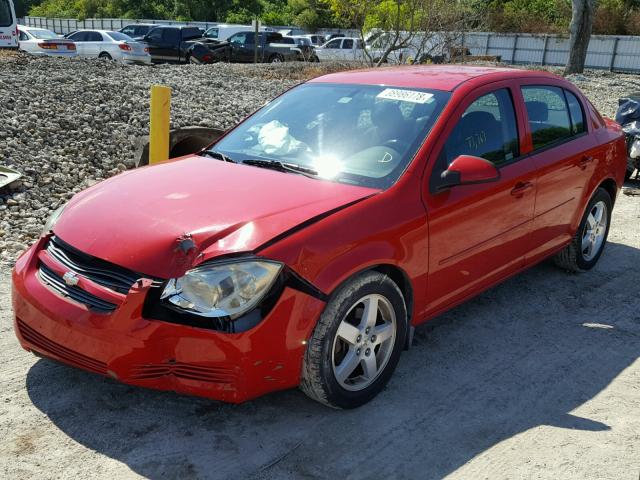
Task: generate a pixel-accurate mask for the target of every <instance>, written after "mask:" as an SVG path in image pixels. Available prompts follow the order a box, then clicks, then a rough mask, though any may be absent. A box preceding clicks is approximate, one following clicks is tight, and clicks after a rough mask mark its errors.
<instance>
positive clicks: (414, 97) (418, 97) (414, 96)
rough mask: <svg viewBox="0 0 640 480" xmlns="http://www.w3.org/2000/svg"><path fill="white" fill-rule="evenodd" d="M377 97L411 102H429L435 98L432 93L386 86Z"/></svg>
mask: <svg viewBox="0 0 640 480" xmlns="http://www.w3.org/2000/svg"><path fill="white" fill-rule="evenodd" d="M377 98H383V99H385V100H400V101H403V102H411V103H429V102H430V101H431V100H432V99H433V94H432V93H427V92H419V91H416V90H401V89H399V88H386V89H384V90H383V91H381V92H380V93H379V94H378V95H377Z"/></svg>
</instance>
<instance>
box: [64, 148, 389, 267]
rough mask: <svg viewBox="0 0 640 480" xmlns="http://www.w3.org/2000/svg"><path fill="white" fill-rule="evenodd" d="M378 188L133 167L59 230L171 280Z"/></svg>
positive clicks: (207, 162)
mask: <svg viewBox="0 0 640 480" xmlns="http://www.w3.org/2000/svg"><path fill="white" fill-rule="evenodd" d="M376 192H377V190H375V189H369V188H364V187H356V186H350V185H344V184H339V183H332V182H329V181H322V180H316V179H312V178H308V177H304V176H302V175H296V174H292V173H281V172H277V171H273V170H266V169H262V168H257V167H251V166H247V165H236V164H231V163H225V162H222V161H219V160H214V159H210V158H205V157H199V156H193V157H189V158H186V159H183V160H179V161H173V162H168V163H163V164H160V165H155V166H151V167H145V168H141V169H138V170H131V171H129V172H126V173H123V174H121V175H118V176H116V177H113V178H111V179H109V180H106V181H104V182H101V183H99V184H97V185H95V186H93V187H91V188H89V189H87V190H85V191H83V192H81V193H79V194H77V195H76V196H75V197H74V198H73V199H72V200H71V201H70V202H69V204H68V205H67V207H66V208H65V210H64V213H63V214H62V216H61V217H60V219H59V220H58V223H57V224H56V225H55V228H54V233H55V234H56V235H57V236H59V237H60V238H61V239H62V240H64V241H65V242H67V243H68V244H70V245H71V246H73V247H75V248H77V249H78V250H80V251H82V252H85V253H87V254H89V255H92V256H95V257H98V258H101V259H103V260H107V261H109V262H112V263H115V264H117V265H120V266H122V267H126V268H129V269H131V270H134V271H137V272H140V273H144V274H146V275H150V276H154V277H159V278H171V277H175V276H179V275H182V274H183V273H184V272H185V271H186V270H187V269H189V268H190V267H191V266H193V265H194V264H197V263H200V262H202V261H204V260H207V259H209V258H213V257H216V256H219V255H224V254H228V253H234V252H250V251H252V250H255V249H256V248H257V247H259V246H260V245H262V244H264V243H265V242H267V241H269V240H271V239H273V238H274V237H276V236H277V235H280V234H282V233H284V232H286V231H287V230H289V229H292V228H294V227H296V226H298V225H300V224H301V223H303V222H306V221H308V220H310V219H312V218H314V217H317V216H319V215H322V214H325V213H326V212H329V211H331V210H334V209H337V208H340V207H342V206H344V205H347V204H349V203H352V202H354V201H357V200H360V199H363V198H365V197H367V196H369V195H372V194H374V193H376Z"/></svg>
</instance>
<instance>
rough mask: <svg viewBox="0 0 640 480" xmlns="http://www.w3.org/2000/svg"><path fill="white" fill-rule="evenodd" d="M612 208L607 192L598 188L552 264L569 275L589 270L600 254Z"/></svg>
mask: <svg viewBox="0 0 640 480" xmlns="http://www.w3.org/2000/svg"><path fill="white" fill-rule="evenodd" d="M612 209H613V203H612V200H611V197H610V196H609V192H607V191H606V190H605V189H604V188H599V189H598V190H597V191H596V193H595V194H594V195H593V197H592V198H591V201H589V205H588V206H587V210H586V211H585V213H584V216H583V217H582V221H581V222H580V226H579V227H578V231H577V232H576V234H575V237H574V238H573V241H572V242H571V243H570V244H569V245H567V247H565V249H564V250H562V251H561V252H560V253H558V254H557V255H556V256H555V257H554V261H555V263H556V264H557V265H558V266H560V267H561V268H564V269H565V270H569V271H571V272H585V271H587V270H591V269H592V268H593V267H594V266H595V264H596V263H598V260H599V259H600V256H601V255H602V252H603V251H604V246H605V244H606V242H607V236H608V235H609V226H610V225H611V211H612Z"/></svg>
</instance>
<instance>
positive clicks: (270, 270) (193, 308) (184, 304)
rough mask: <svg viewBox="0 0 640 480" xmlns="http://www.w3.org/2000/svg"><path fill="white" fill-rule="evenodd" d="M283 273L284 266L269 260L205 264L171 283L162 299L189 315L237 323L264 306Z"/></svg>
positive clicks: (163, 293) (168, 284) (165, 289)
mask: <svg viewBox="0 0 640 480" xmlns="http://www.w3.org/2000/svg"><path fill="white" fill-rule="evenodd" d="M281 270H282V264H281V263H277V262H272V261H268V260H235V261H229V262H224V263H211V264H209V265H202V266H200V267H198V268H194V269H193V270H189V271H188V272H187V273H185V275H184V276H182V277H180V278H174V279H171V280H169V282H168V283H167V285H166V287H165V288H164V291H163V292H162V295H161V296H160V299H161V300H164V301H166V302H169V303H170V304H172V305H173V306H175V307H177V308H179V309H181V310H184V311H186V312H189V313H193V314H196V315H201V316H203V317H228V318H229V319H231V320H233V319H235V318H238V317H240V316H242V315H244V314H245V313H247V312H249V311H250V310H252V309H253V308H255V307H256V306H257V305H258V303H260V301H261V300H262V299H263V298H264V296H265V295H266V294H267V293H268V292H269V290H270V289H271V286H272V285H273V283H274V282H275V280H276V278H277V277H278V274H279V273H280V271H281Z"/></svg>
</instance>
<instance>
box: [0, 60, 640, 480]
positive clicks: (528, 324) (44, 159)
mask: <svg viewBox="0 0 640 480" xmlns="http://www.w3.org/2000/svg"><path fill="white" fill-rule="evenodd" d="M322 68H324V67H322ZM318 72H319V71H318ZM318 72H311V73H310V72H308V71H306V72H304V71H301V69H300V68H299V67H296V66H291V65H283V66H279V67H270V66H260V67H257V68H256V67H252V66H232V65H214V66H207V67H201V66H181V67H180V66H175V67H174V66H162V67H155V68H146V67H122V66H118V65H115V64H111V63H104V62H91V61H84V60H74V61H68V60H57V59H30V58H22V57H20V58H18V59H15V58H10V57H6V56H0V98H2V102H0V119H1V120H0V161H3V160H2V159H4V162H6V164H7V165H8V166H13V167H15V168H17V169H19V170H21V171H22V172H23V173H24V174H25V177H24V181H23V182H22V184H21V185H19V186H18V187H17V188H16V189H15V190H13V191H5V192H0V262H4V267H3V268H2V269H1V270H0V365H2V368H0V477H2V478H25V479H26V478H36V477H37V478H63V477H64V478H67V477H76V478H137V477H139V476H142V477H150V478H203V477H204V478H256V479H268V478H269V479H270V478H278V479H279V478H307V477H308V478H340V477H345V478H381V477H392V478H441V477H444V476H447V475H450V476H451V478H491V479H494V478H505V479H506V478H545V479H546V478H548V479H554V480H555V479H557V478H563V479H573V478H575V479H585V478H592V479H616V480H617V479H626V478H628V479H634V480H636V479H637V478H638V472H639V471H640V434H639V433H638V432H640V387H639V385H640V360H638V357H639V355H640V298H639V297H638V295H637V291H638V288H637V286H638V283H639V282H640V275H639V274H638V269H637V268H636V267H637V265H639V264H640V226H639V221H640V203H639V202H640V197H631V196H625V195H621V196H620V199H619V201H618V204H617V205H616V210H615V212H614V223H613V226H612V230H611V235H610V244H609V245H608V247H607V248H608V250H607V252H606V253H605V255H604V256H603V258H602V260H601V262H600V263H599V265H598V266H597V267H596V269H595V270H593V271H592V272H590V273H588V274H584V275H567V274H565V273H563V272H561V271H558V270H557V269H555V268H553V267H551V266H550V265H546V264H543V265H540V266H538V267H535V268H534V269H532V270H530V271H528V272H526V273H525V274H523V275H520V276H518V277H516V278H513V279H511V280H509V281H508V282H506V283H504V284H503V285H501V286H499V287H496V288H494V289H492V290H490V291H489V292H487V293H485V294H483V295H481V296H480V297H478V298H477V299H475V300H473V301H471V302H468V303H467V304H465V305H463V306H461V307H458V308H457V309H455V310H453V311H451V312H449V313H447V314H445V315H443V316H442V317H441V318H439V319H438V320H435V321H434V322H431V323H430V324H429V325H426V326H423V327H420V328H419V329H418V331H417V332H416V345H415V347H414V348H413V349H412V350H411V351H409V352H406V353H405V354H404V355H403V357H402V359H401V362H400V366H399V368H398V370H397V372H396V374H395V375H394V378H393V380H392V381H391V383H390V385H389V386H388V388H387V389H386V390H385V391H384V392H383V393H382V394H381V395H380V396H379V397H378V398H377V399H376V400H375V401H374V402H372V403H371V404H370V405H368V406H366V407H364V408H361V409H358V410H356V411H349V412H337V411H333V410H328V409H326V408H324V407H322V406H320V405H318V404H315V403H313V402H311V401H310V400H308V399H307V398H306V397H304V395H302V394H301V393H300V392H298V391H289V392H282V393H277V394H273V395H269V396H267V397H264V398H262V399H258V400H256V401H253V402H250V403H247V404H244V405H241V406H231V405H224V404H220V403H216V402H211V401H208V400H204V399H198V398H191V397H185V396H178V395H174V394H171V393H163V392H155V391H148V390H143V389H139V388H132V387H128V386H125V385H119V384H116V383H114V382H112V381H110V380H108V379H104V378H101V377H97V376H94V375H91V374H88V373H84V372H82V371H77V370H75V369H71V368H68V367H66V366H62V365H57V364H54V363H51V362H49V361H45V360H37V359H36V358H35V357H33V356H32V355H30V354H28V353H26V352H24V351H22V350H21V349H20V348H19V346H18V345H17V342H16V340H15V338H14V335H13V329H12V325H11V321H12V313H11V310H10V301H9V278H8V268H7V267H8V266H9V265H10V264H11V263H12V261H13V259H14V258H15V256H16V254H17V253H18V251H20V250H22V249H23V248H24V247H25V246H26V245H27V244H28V243H30V242H31V241H32V240H33V239H34V238H35V237H37V235H38V234H39V232H40V229H41V225H42V224H43V223H44V220H45V219H46V217H47V215H48V212H50V211H51V210H52V209H53V208H55V207H56V206H57V205H58V204H60V203H61V202H63V201H65V200H66V199H67V198H68V197H69V196H70V195H71V194H72V193H74V192H77V191H79V190H80V189H83V188H85V187H86V186H88V185H90V184H92V183H94V182H95V181H98V180H100V179H103V178H106V177H108V176H110V175H113V174H115V173H117V172H119V171H121V170H124V169H126V168H129V167H131V166H132V165H133V161H134V158H133V155H134V146H135V141H136V138H137V137H139V136H142V135H145V134H146V130H147V115H148V90H149V87H150V85H151V84H154V83H163V84H168V85H170V86H172V87H173V88H174V98H173V123H174V126H186V125H203V126H211V127H217V128H220V127H222V128H226V127H228V126H230V125H232V124H234V123H235V122H236V121H237V120H239V119H240V118H242V117H243V116H245V115H246V114H247V113H249V112H250V111H252V110H254V109H255V108H257V107H259V106H260V105H261V104H262V103H264V101H265V100H266V99H268V98H270V97H272V96H274V95H276V94H277V93H279V92H281V91H282V90H283V89H285V88H288V87H289V86H291V85H294V84H295V83H297V82H299V81H301V80H302V79H303V78H304V77H306V76H308V75H310V74H313V73H318ZM572 80H573V81H575V83H576V84H577V85H578V86H579V87H580V88H581V89H582V90H583V91H584V92H585V93H586V94H587V95H588V96H589V97H590V99H591V100H592V102H593V103H594V104H595V105H596V106H597V107H598V108H599V109H600V111H601V112H602V113H603V114H605V115H609V116H611V115H613V113H614V112H615V108H616V102H617V98H618V97H620V96H623V95H624V94H626V93H628V92H630V91H637V90H640V81H639V80H637V77H636V76H632V75H618V74H610V73H605V72H588V73H587V74H585V75H584V76H574V77H572Z"/></svg>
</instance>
